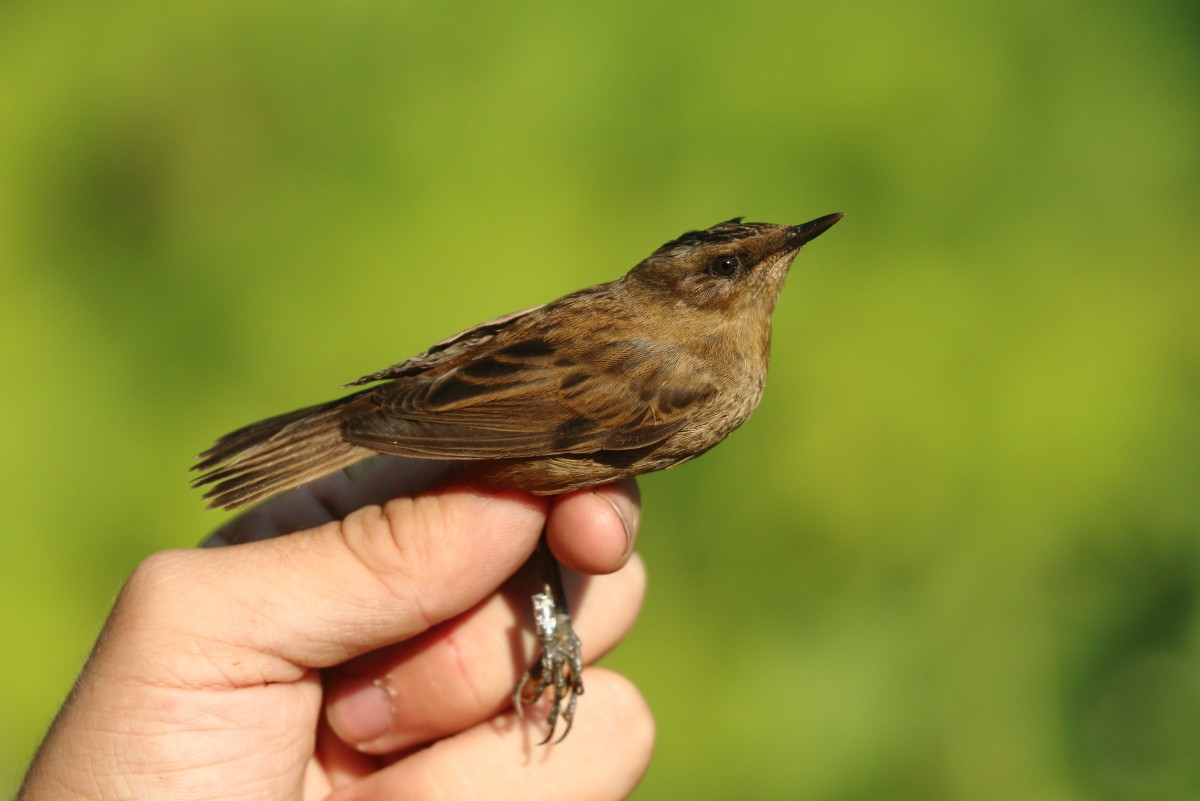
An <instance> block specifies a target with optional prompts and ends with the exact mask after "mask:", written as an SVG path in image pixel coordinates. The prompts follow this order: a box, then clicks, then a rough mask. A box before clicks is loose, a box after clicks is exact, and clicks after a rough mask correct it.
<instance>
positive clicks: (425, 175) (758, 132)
mask: <svg viewBox="0 0 1200 801" xmlns="http://www.w3.org/2000/svg"><path fill="white" fill-rule="evenodd" d="M1196 8H1197V7H1196V5H1195V4H1194V2H1182V0H1180V1H1178V2H1166V3H1156V4H1144V3H1135V2H1132V0H1130V1H1129V2H1108V3H1095V2H1080V1H1079V0H1038V1H1037V2H1030V1H1029V0H1024V1H1023V2H1022V1H1021V0H1018V2H995V1H994V2H976V3H961V2H951V1H950V0H922V1H921V2H914V3H907V4H895V3H890V2H884V0H849V1H848V2H843V3H838V4H827V3H822V4H818V3H809V4H794V3H785V2H774V3H771V2H757V3H749V4H740V5H732V4H723V3H690V4H658V5H653V4H646V3H643V2H629V1H628V0H618V1H617V2H608V3H604V4H579V5H566V4H550V3H544V4H542V3H534V2H527V1H526V0H509V2H507V3H504V4H486V5H485V4H478V5H470V4H455V3H448V4H442V5H438V6H431V5H426V4H420V5H418V4H412V3H407V2H376V1H375V0H357V1H356V2H343V3H320V2H312V1H311V0H292V2H288V3H282V2H264V1H259V2H245V1H244V0H241V1H239V2H236V3H235V2H226V1H224V0H219V1H218V2H208V3H180V4H170V3H168V4H163V3H157V2H155V3H151V2H110V3H103V4H98V3H85V2H81V1H80V0H64V1H63V2H46V3H32V2H7V3H3V4H0V187H2V189H0V274H2V276H3V288H4V289H3V293H2V299H0V330H2V332H3V336H2V337H0V349H2V350H0V353H2V354H3V363H2V367H3V374H4V375H5V376H7V384H6V386H7V389H6V390H5V391H4V393H3V399H2V400H0V404H3V406H2V407H0V409H2V412H3V414H2V419H3V420H4V445H3V456H2V457H0V469H2V471H3V472H2V473H0V479H2V483H0V486H3V487H4V494H5V501H6V502H5V504H4V507H5V519H6V521H5V525H4V528H5V532H4V534H3V538H2V539H0V570H2V571H3V573H2V576H0V605H2V607H3V609H4V610H5V611H4V614H3V616H2V618H0V621H2V622H0V625H2V628H0V642H3V643H4V650H5V652H6V654H7V656H6V657H5V658H4V659H3V660H2V665H3V666H2V667H0V676H2V677H3V680H2V681H0V791H3V790H6V789H7V790H10V791H11V790H12V789H14V788H15V786H16V782H17V781H18V779H19V776H20V773H21V771H22V769H23V766H24V765H25V763H26V761H27V760H28V758H29V756H30V755H31V753H32V749H33V748H34V746H35V744H36V743H37V741H38V740H39V738H40V736H41V733H42V732H43V730H44V729H45V727H46V726H47V724H48V723H49V721H50V719H51V716H52V715H53V713H54V711H55V709H56V708H57V705H58V704H59V702H60V701H61V699H62V698H63V696H64V695H65V693H66V692H67V690H68V688H69V687H70V684H71V681H72V679H73V678H74V676H75V675H76V672H77V670H78V668H79V666H80V664H81V662H82V660H83V659H84V658H85V657H86V655H87V651H88V648H89V646H90V643H91V641H92V639H93V638H94V636H95V634H96V633H97V631H98V629H99V626H100V625H101V623H102V621H103V618H104V616H105V614H106V612H107V609H108V607H109V605H110V603H111V601H112V599H113V597H114V595H115V593H116V592H117V590H118V589H119V587H120V585H121V583H122V581H123V579H124V577H125V576H127V575H128V573H129V572H130V571H131V570H132V569H133V567H134V566H135V565H136V564H137V563H138V561H139V560H140V559H141V558H143V557H144V556H146V555H147V554H149V553H151V552H153V551H155V550H159V549H163V548H172V547H180V546H188V545H190V544H192V543H195V542H196V541H198V540H199V539H200V538H201V537H202V536H203V535H204V533H205V532H206V531H207V530H208V529H210V528H211V527H213V526H214V525H215V524H216V523H218V522H219V521H220V520H221V519H222V518H221V516H220V515H217V514H216V513H212V512H206V511H204V510H203V508H202V507H203V505H202V504H201V503H200V501H199V498H198V497H197V494H196V493H194V492H192V491H190V490H189V489H188V486H187V479H188V476H187V474H186V468H187V467H188V465H189V463H190V459H191V456H192V454H194V453H195V452H196V451H198V450H199V449H201V448H203V447H204V446H206V445H207V444H208V443H209V442H210V441H211V439H212V438H213V437H214V436H215V435H217V434H220V433H223V432H225V431H227V430H229V429H230V428H231V427H234V426H236V425H240V424H242V423H245V422H247V421H249V420H253V419H256V418H258V417H261V416H263V415H266V414H270V413H274V412H279V411H282V410H285V409H288V408H290V407H293V406H298V405H301V404H307V403H312V402H316V401H319V400H324V399H326V398H328V397H330V396H331V395H332V394H333V393H334V392H335V391H336V388H337V386H338V385H339V384H340V383H342V382H344V381H347V380H349V379H352V378H355V377H357V376H358V375H360V374H363V373H365V372H368V371H370V370H373V369H375V368H378V367H381V366H383V365H385V364H389V363H391V362H393V361H395V360H397V359H399V358H402V357H405V356H408V355H411V354H413V353H415V352H417V351H419V350H421V349H423V348H424V347H425V346H427V345H429V344H430V343H432V342H433V341H435V340H436V339H438V338H441V337H443V336H445V335H448V334H450V333H452V332H454V331H457V330H460V329H462V328H464V327H467V326H469V325H471V324H473V323H475V322H477V321H479V320H482V319H486V318H488V317H491V316H494V315H496V314H499V313H502V312H505V311H511V310H513V309H519V308H523V307H525V306H529V305H533V304H536V303H540V302H543V301H545V300H548V299H550V298H553V297H555V296H557V295H559V294H562V293H565V292H567V291H570V290H573V289H577V288H579V287H582V286H584V285H587V284H592V283H597V282H599V281H603V280H608V279H610V278H613V277H615V276H617V275H619V274H620V273H622V272H624V271H625V270H626V269H627V268H628V267H630V266H632V265H633V264H634V263H635V262H636V261H638V260H639V259H640V258H642V257H643V256H644V255H646V254H647V253H649V252H650V251H651V250H652V249H653V248H655V247H657V246H658V245H659V244H661V243H662V242H663V241H665V240H667V239H669V238H671V237H673V236H675V235H677V234H679V233H680V232H682V231H683V230H685V229H689V228H697V227H704V226H706V225H709V224H712V223H714V222H716V221H718V220H722V219H725V218H727V217H731V216H733V215H736V214H744V215H747V216H748V217H750V218H751V219H755V220H767V221H774V222H789V223H798V222H802V221H804V220H808V219H810V218H812V217H816V216H818V215H821V214H825V213H828V212H832V211H845V212H846V213H847V216H846V219H845V220H844V221H843V222H842V223H841V224H840V225H839V226H838V227H837V228H835V229H834V230H833V231H831V232H830V233H829V234H827V235H826V236H824V237H822V238H821V239H820V240H818V241H817V242H815V243H814V244H813V245H812V246H810V247H809V248H808V249H807V250H806V251H805V252H804V253H803V254H802V255H801V257H800V259H799V260H798V262H797V266H796V268H794V269H793V272H792V276H791V280H790V281H789V284H788V286H787V288H786V290H785V292H784V296H783V299H782V302H781V304H780V307H779V310H778V312H777V314H776V318H775V320H776V327H775V347H774V359H773V364H772V367H773V372H772V375H771V380H770V382H769V387H768V391H767V396H766V399H765V402H764V404H763V406H762V408H761V409H760V410H759V412H758V414H757V415H756V417H755V418H754V420H752V421H751V423H750V424H748V425H747V426H746V427H745V428H744V429H743V430H741V431H739V432H738V433H737V434H735V435H734V436H733V437H732V438H731V439H730V440H729V441H728V442H726V443H725V444H724V445H723V446H722V447H721V448H720V449H718V450H717V451H716V452H715V453H714V454H712V455H711V456H708V457H706V458H704V459H702V460H700V461H698V462H695V463H693V464H689V465H687V466H685V467H683V468H680V469H679V470H675V471H671V472H669V473H665V474H659V475H655V476H650V477H647V478H645V479H644V480H643V482H642V488H643V492H644V495H645V520H644V525H643V528H642V538H641V546H642V548H643V551H644V554H645V557H646V560H647V562H648V565H649V569H650V574H651V583H650V591H649V595H648V597H647V605H646V608H645V612H644V615H643V618H642V621H641V623H640V625H639V627H638V628H637V629H636V630H635V632H634V633H633V635H632V636H631V637H630V638H629V640H628V641H627V642H626V643H625V644H624V645H623V646H622V647H621V649H620V650H619V651H618V652H617V653H616V654H614V655H613V656H612V657H611V658H610V659H609V664H611V665H612V666H614V667H616V668H618V669H620V670H622V671H624V672H626V673H628V675H630V676H631V677H632V678H633V679H634V680H635V681H636V682H637V683H638V685H639V686H640V687H642V689H643V690H644V692H645V693H646V695H647V696H648V698H649V701H650V704H651V706H652V708H653V709H654V711H655V714H656V719H657V722H658V726H659V743H658V749H657V753H656V756H655V760H654V762H653V763H652V765H651V769H650V772H649V774H648V775H647V777H646V779H645V782H644V784H643V787H642V789H641V790H639V791H638V792H637V793H636V794H635V796H636V797H638V798H647V799H649V798H689V799H729V798H733V797H742V798H746V797H750V798H804V799H838V800H840V799H923V800H929V799H965V798H970V799H998V800H999V799H1003V800H1004V801H1012V799H1156V800H1166V801H1171V800H1172V799H1185V798H1187V799H1195V798H1198V797H1200V503H1198V500H1197V495H1198V493H1197V484H1198V479H1200V456H1198V453H1200V415H1198V408H1200V405H1198V402H1200V323H1198V322H1197V301H1198V300H1200V278H1198V271H1197V265H1198V264H1200V259H1198V256H1197V253H1198V252H1200V234H1198V233H1197V229H1198V227H1200V91H1198V90H1200V37H1197V36H1196V31H1197V30H1198V29H1200V28H1198V25H1197V23H1198V22H1200V14H1198V13H1197V11H1196ZM584 706H585V708H584V709H583V712H584V714H586V711H587V710H586V704H585V705H584ZM569 794H570V793H569V792H567V795H569Z"/></svg>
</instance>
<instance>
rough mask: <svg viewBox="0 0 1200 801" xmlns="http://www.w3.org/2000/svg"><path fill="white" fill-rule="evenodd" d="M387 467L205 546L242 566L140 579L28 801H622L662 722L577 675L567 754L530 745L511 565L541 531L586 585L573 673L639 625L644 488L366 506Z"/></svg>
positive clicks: (578, 600) (182, 567)
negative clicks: (638, 547)
mask: <svg viewBox="0 0 1200 801" xmlns="http://www.w3.org/2000/svg"><path fill="white" fill-rule="evenodd" d="M391 461H392V460H375V461H373V462H368V463H364V464H363V465H361V466H359V467H357V468H356V469H355V470H354V471H351V474H350V475H349V476H347V475H345V474H339V475H337V476H332V477H329V478H328V479H325V480H323V481H321V482H318V483H316V484H315V485H312V486H310V487H306V488H300V489H299V490H296V491H293V492H292V493H288V494H285V495H283V496H280V497H279V498H276V499H273V500H272V501H269V502H267V503H266V504H263V505H262V506H260V507H258V508H256V509H254V510H251V511H250V512H249V513H247V514H245V515H243V516H241V517H239V518H237V519H235V520H234V521H232V522H231V523H230V524H228V525H227V526H225V527H223V528H222V529H221V530H220V531H218V532H217V533H216V535H214V539H215V540H217V541H218V542H226V543H229V542H239V543H244V544H241V545H239V546H238V547H236V548H210V549H204V550H190V551H167V552H163V553H159V554H155V555H153V556H151V557H150V558H148V559H147V560H145V561H144V562H143V563H142V564H141V565H140V566H139V567H138V568H137V570H136V571H135V572H134V575H133V576H132V577H131V578H130V580H129V582H128V583H127V584H126V586H125V588H124V589H123V591H122V592H121V595H120V597H119V598H118V600H117V603H116V606H115V608H114V610H113V613H112V615H111V617H110V618H109V620H108V622H107V624H106V625H105V628H104V631H103V632H102V633H101V635H100V638H99V641H98V642H97V644H96V647H95V650H94V651H93V653H92V656H91V658H90V659H89V661H88V663H87V665H86V666H85V667H84V670H83V673H82V675H81V676H80V679H79V681H78V682H77V684H76V687H75V689H74V691H73V692H72V694H71V696H70V698H69V699H68V700H67V702H66V704H65V705H64V707H63V709H62V710H61V711H60V713H59V716H58V718H57V719H56V721H55V723H54V725H53V726H52V728H51V730H50V733H49V734H48V735H47V737H46V740H45V742H44V743H43V744H42V747H41V749H40V751H39V753H38V755H37V757H36V758H35V760H34V764H33V765H32V767H31V768H30V772H29V776H28V777H27V779H26V783H25V786H24V787H23V788H22V792H21V794H20V796H19V798H20V799H23V800H25V801H32V800H33V799H48V798H55V799H64V798H87V799H115V798H134V799H146V798H156V799H172V800H173V801H174V800H175V799H206V801H207V800H208V799H215V798H222V799H229V798H237V799H254V800H255V801H268V799H270V800H272V801H273V800H274V799H285V798H287V799H294V798H303V799H313V798H329V799H334V800H335V801H350V799H363V800H365V799H375V798H388V799H401V798H426V797H432V798H497V799H501V798H514V799H516V798H520V799H522V801H530V800H531V799H537V798H543V797H544V798H559V797H561V796H562V795H563V794H564V793H566V794H569V795H570V796H571V797H572V798H595V799H610V798H612V799H616V798H623V797H624V796H626V795H627V794H628V793H629V792H630V791H631V790H632V788H633V786H634V784H635V783H636V782H637V780H638V779H639V778H640V777H641V775H642V773H643V772H644V770H645V768H646V764H647V762H648V760H649V755H650V750H651V748H652V744H653V723H652V721H651V718H650V714H649V711H648V710H647V708H646V706H645V703H644V702H643V700H642V699H641V696H640V695H639V694H638V692H637V690H636V689H634V687H633V686H632V685H631V684H629V683H628V682H627V681H626V680H625V679H623V678H621V677H620V676H618V675H616V674H614V673H612V672H610V671H606V670H603V669H599V668H589V669H588V670H587V671H586V681H587V697H586V699H585V702H584V704H583V705H581V714H580V715H579V718H578V720H577V722H576V724H575V727H574V729H573V730H572V732H571V736H570V737H569V738H567V739H566V740H565V741H563V742H562V743H560V744H558V745H554V746H547V747H545V748H540V747H538V746H537V745H536V743H537V742H539V741H540V740H541V739H542V737H543V736H544V731H543V723H542V720H541V718H540V717H539V716H538V715H536V714H534V715H527V719H526V720H525V721H523V722H522V721H519V720H518V719H517V718H516V716H515V715H514V713H513V711H512V709H511V707H510V703H509V702H510V699H511V693H512V688H513V686H514V684H515V682H516V681H517V679H518V677H519V676H520V674H521V673H522V672H523V671H524V669H525V668H526V667H527V666H528V661H529V660H530V658H531V652H532V645H533V636H532V632H531V631H529V626H528V623H527V621H528V618H529V602H528V598H529V596H530V594H532V592H534V591H535V590H536V589H537V586H538V577H537V570H536V569H533V570H521V569H520V568H521V565H522V563H524V562H525V561H526V560H527V558H528V557H529V555H530V554H531V553H532V552H533V550H534V548H535V547H536V545H537V542H538V538H539V534H540V532H541V530H542V527H543V524H545V525H546V528H547V534H548V537H549V540H550V543H551V547H552V550H554V552H555V554H556V556H557V557H558V558H559V560H560V561H561V562H563V563H564V564H565V565H567V566H568V567H571V568H574V569H575V570H579V571H582V572H584V573H590V574H594V577H588V578H581V579H579V580H578V581H575V582H572V581H571V579H570V577H568V592H569V593H570V594H571V595H572V596H573V598H574V601H573V608H574V609H575V610H576V618H575V619H576V626H577V629H578V630H579V631H580V633H581V636H582V638H583V641H584V652H585V658H587V659H589V660H594V659H596V658H597V657H598V656H600V655H601V654H602V653H603V652H605V651H607V650H609V649H610V648H612V647H613V646H614V645H615V644H616V643H617V642H618V641H619V640H620V639H621V638H622V637H623V636H624V635H625V634H626V633H627V632H628V631H629V629H630V627H631V626H632V624H633V621H634V618H635V616H636V614H637V611H638V607H639V606H640V603H641V598H642V594H643V592H644V588H645V573H644V570H643V568H642V564H641V562H640V560H639V559H638V558H637V557H636V556H631V554H632V544H633V537H634V534H635V533H636V529H637V522H638V506H637V500H636V487H635V486H634V485H633V484H632V483H629V484H622V485H614V486H610V487H604V488H600V489H597V490H595V491H583V492H578V493H573V494H570V495H566V496H562V497H560V498H556V499H549V498H534V497H531V496H527V495H522V494H516V493H495V492H483V491H479V490H476V489H473V488H470V487H464V486H461V485H460V486H453V485H452V486H449V487H445V488H441V489H435V490H431V491H426V492H422V493H419V494H417V495H414V496H411V497H398V498H394V499H392V500H388V501H387V502H385V503H383V504H381V505H379V504H372V503H371V501H372V500H377V499H380V498H385V497H389V492H391V491H393V489H394V484H395V481H396V477H395V470H394V466H393V465H392V464H391ZM418 469H420V468H418ZM409 481H411V477H410V479H409ZM364 504H366V505H364ZM360 507H361V508H360ZM352 510H354V511H352ZM617 510H620V511H619V512H618V511H617ZM322 521H325V522H322ZM297 528H305V529H306V530H303V531H299V532H298V533H296V534H293V535H291V536H289V537H285V538H278V537H277V535H278V534H281V533H286V532H288V531H293V530H296V529H297ZM626 532H628V533H626ZM210 544H214V543H210ZM514 574H515V575H514ZM497 588H500V589H497ZM597 757H599V758H597Z"/></svg>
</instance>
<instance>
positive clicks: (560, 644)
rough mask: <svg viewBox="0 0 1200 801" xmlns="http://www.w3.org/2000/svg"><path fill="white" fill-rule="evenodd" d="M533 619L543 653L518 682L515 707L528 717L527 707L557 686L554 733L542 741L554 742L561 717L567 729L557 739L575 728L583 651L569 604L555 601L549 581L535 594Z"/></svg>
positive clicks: (552, 712)
mask: <svg viewBox="0 0 1200 801" xmlns="http://www.w3.org/2000/svg"><path fill="white" fill-rule="evenodd" d="M533 621H534V626H535V628H536V629H537V635H538V640H540V641H541V645H542V654H541V656H540V657H539V658H538V660H537V661H536V662H534V663H533V667H531V668H529V670H527V671H526V672H525V675H524V676H522V677H521V681H520V682H519V683H518V684H517V689H516V690H515V691H514V692H513V708H515V709H516V710H517V715H519V716H520V717H525V712H524V706H525V705H527V704H532V703H535V702H536V701H537V699H539V698H541V696H542V693H543V692H545V691H546V689H547V688H553V690H554V700H553V701H552V702H551V704H550V714H549V715H548V716H547V717H546V723H547V724H548V725H549V726H550V733H549V734H547V735H546V739H544V740H542V742H541V743H540V744H541V745H545V744H546V743H548V742H550V738H552V737H553V736H554V730H555V728H556V727H557V726H558V722H559V718H560V717H561V719H562V722H563V723H564V724H566V728H565V729H564V730H563V733H562V735H561V736H559V738H558V739H557V740H555V742H559V743H560V742H562V741H563V738H565V737H566V736H567V734H568V732H570V731H571V723H572V722H573V721H574V720H575V704H576V701H577V700H578V699H579V696H581V695H583V650H582V648H581V646H580V643H579V637H578V636H576V634H575V629H574V628H573V627H572V626H571V616H570V615H569V614H568V613H567V608H566V604H565V603H562V602H556V601H555V598H554V593H553V592H552V588H551V585H550V584H549V583H547V584H546V587H545V589H544V591H543V592H539V593H537V594H536V595H534V596H533ZM564 700H566V707H565V708H564V706H563V701H564Z"/></svg>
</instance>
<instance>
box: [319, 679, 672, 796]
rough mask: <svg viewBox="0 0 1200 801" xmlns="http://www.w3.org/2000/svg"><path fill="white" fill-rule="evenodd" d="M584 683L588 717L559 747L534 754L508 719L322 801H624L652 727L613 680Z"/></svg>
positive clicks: (529, 733) (632, 694)
mask: <svg viewBox="0 0 1200 801" xmlns="http://www.w3.org/2000/svg"><path fill="white" fill-rule="evenodd" d="M584 679H585V681H586V682H587V688H588V699H589V701H591V703H589V705H588V714H587V715H586V716H581V719H580V720H578V721H577V722H576V724H575V727H574V728H573V729H571V736H570V737H568V738H567V739H565V740H563V741H562V742H561V743H558V744H556V745H554V746H549V747H545V748H539V747H538V746H537V745H536V743H537V742H538V741H539V740H541V738H542V732H541V731H540V730H538V729H537V728H536V727H534V726H531V725H530V724H529V722H528V721H520V720H519V719H517V718H516V716H515V714H513V713H511V712H509V713H506V714H503V715H501V716H500V717H498V718H496V719H494V720H491V721H488V722H486V723H481V724H479V725H478V726H474V727H472V728H470V729H468V730H467V731H464V732H462V733H461V734H458V735H455V736H454V737H451V738H449V739H446V740H443V741H441V742H439V743H438V744H437V746H435V747H433V748H426V749H424V750H421V751H418V752H416V753H414V754H411V755H409V756H407V757H405V758H403V759H401V760H399V761H398V762H396V763H395V764H392V765H390V766H388V767H386V768H384V769H383V770H381V771H378V772H376V773H373V774H371V775H370V776H367V777H365V778H363V779H362V780H360V781H358V782H355V783H353V784H351V785H348V786H346V787H343V788H342V789H340V790H338V791H335V792H334V793H333V794H332V795H330V796H329V801H379V800H380V799H389V801H404V799H423V798H474V799H487V800H488V801H507V800H508V799H511V800H512V801H535V799H543V798H545V799H556V798H567V797H569V798H572V799H577V800H578V801H593V800H594V801H602V800H611V799H621V798H625V797H626V796H628V795H629V793H630V792H631V791H632V790H633V788H634V785H636V784H637V782H638V780H639V779H640V778H641V777H642V775H643V774H644V773H645V771H646V766H647V765H648V764H649V761H650V754H651V752H652V750H653V747H654V720H653V718H652V717H651V715H650V710H649V708H648V707H647V706H646V702H645V701H644V700H643V699H642V697H641V695H640V694H639V693H638V691H637V689H636V688H635V687H634V686H633V685H632V684H630V683H629V681H628V680H626V679H625V678H623V677H621V676H620V675H618V674H616V673H612V672H611V671H607V670H603V669H601V668H589V669H588V670H586V671H584Z"/></svg>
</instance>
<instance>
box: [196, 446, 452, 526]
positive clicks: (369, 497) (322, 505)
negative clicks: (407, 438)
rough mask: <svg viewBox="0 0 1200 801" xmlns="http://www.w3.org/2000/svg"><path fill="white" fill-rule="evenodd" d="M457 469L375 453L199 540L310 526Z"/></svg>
mask: <svg viewBox="0 0 1200 801" xmlns="http://www.w3.org/2000/svg"><path fill="white" fill-rule="evenodd" d="M457 469H458V466H457V465H455V464H453V463H449V462H439V461H436V460H433V459H406V458H404V457H401V456H376V457H374V458H371V459H367V460H366V461H362V462H359V463H358V464H353V465H350V467H347V468H346V469H345V470H339V471H338V472H336V473H331V474H330V475H327V476H324V477H323V478H319V479H317V480H316V481H311V482H309V483H307V484H303V485H301V486H299V487H296V488H295V489H291V490H288V491H287V492H282V493H280V494H279V495H275V496H274V497H271V498H268V499H267V500H266V501H264V502H263V503H260V504H258V505H257V506H254V507H253V508H251V509H249V510H247V511H245V512H242V513H241V514H240V515H238V516H237V517H234V518H232V519H230V520H229V521H228V522H226V523H224V524H223V525H222V526H221V527H220V528H218V529H217V530H216V531H214V532H213V533H212V534H210V535H209V536H208V538H207V539H205V540H204V542H203V543H201V545H202V546H203V547H206V548H212V547H220V546H223V545H237V544H239V543H243V542H257V541H259V540H265V539H271V538H272V537H278V536H279V535H281V534H290V533H292V532H294V531H303V530H304V529H309V528H316V527H317V526H319V525H322V524H324V523H329V522H331V521H333V520H341V519H342V518H343V517H345V516H346V515H348V514H350V513H351V512H353V511H354V510H355V509H361V508H362V507H364V506H367V505H370V504H382V503H386V502H387V501H388V500H390V499H391V498H395V497H396V496H398V495H412V494H414V493H417V492H419V491H421V490H423V489H426V488H428V487H430V486H432V485H433V484H435V483H436V482H438V481H440V480H443V479H445V478H446V477H447V476H448V475H450V474H452V473H453V472H454V471H455V470H457Z"/></svg>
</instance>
